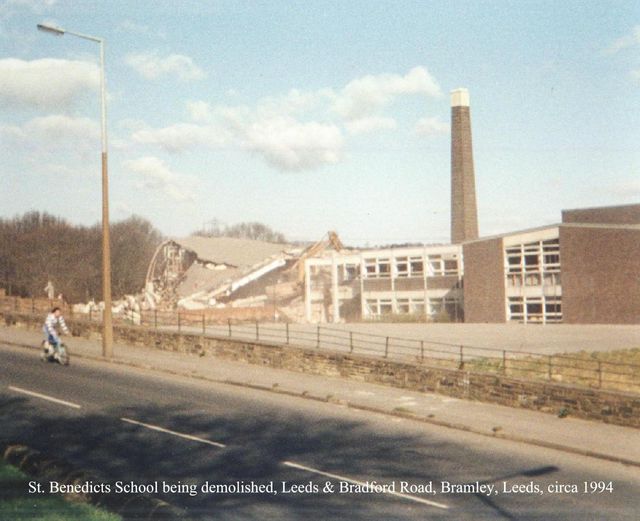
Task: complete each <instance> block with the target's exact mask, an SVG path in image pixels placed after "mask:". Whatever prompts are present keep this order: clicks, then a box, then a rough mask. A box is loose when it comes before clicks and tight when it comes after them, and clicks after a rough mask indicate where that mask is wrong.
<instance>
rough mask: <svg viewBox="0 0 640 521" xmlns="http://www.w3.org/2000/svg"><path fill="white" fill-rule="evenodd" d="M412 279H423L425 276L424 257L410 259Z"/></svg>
mask: <svg viewBox="0 0 640 521" xmlns="http://www.w3.org/2000/svg"><path fill="white" fill-rule="evenodd" d="M409 268H410V276H411V277H422V276H423V275H424V260H423V259H422V257H411V258H410V259H409Z"/></svg>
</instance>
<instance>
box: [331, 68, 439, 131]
mask: <svg viewBox="0 0 640 521" xmlns="http://www.w3.org/2000/svg"><path fill="white" fill-rule="evenodd" d="M416 94H418V95H423V96H429V97H437V96H440V95H441V90H440V86H439V85H438V83H437V82H436V81H435V79H434V78H433V77H432V76H431V74H429V71H428V70H427V69H426V68H424V67H414V68H413V69H411V70H410V71H409V72H408V73H407V74H405V75H404V76H400V75H398V74H381V75H379V76H363V77H362V78H358V79H355V80H353V81H351V82H349V83H348V84H347V85H346V86H345V87H344V88H343V89H342V90H341V91H340V92H339V93H338V94H337V95H336V97H335V100H334V103H333V107H332V108H333V110H334V111H335V112H336V113H337V114H338V115H340V116H341V117H342V118H344V119H346V120H354V119H361V118H365V117H368V116H370V115H372V114H373V113H375V112H376V111H377V110H379V109H380V108H382V107H384V106H386V105H388V104H389V103H391V102H392V101H393V100H394V99H395V98H396V97H398V96H404V95H416Z"/></svg>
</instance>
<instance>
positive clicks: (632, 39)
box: [605, 25, 640, 54]
mask: <svg viewBox="0 0 640 521" xmlns="http://www.w3.org/2000/svg"><path fill="white" fill-rule="evenodd" d="M639 44H640V25H636V26H635V27H634V28H633V29H632V30H631V33H629V34H627V35H625V36H622V37H621V38H618V39H617V40H616V41H615V42H613V43H612V44H611V45H610V46H609V47H608V48H607V49H606V50H605V52H606V53H607V54H616V53H618V52H620V51H622V50H623V49H627V48H629V47H634V46H636V45H639Z"/></svg>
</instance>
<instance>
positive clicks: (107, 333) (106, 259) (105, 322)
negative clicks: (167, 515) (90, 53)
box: [38, 24, 113, 358]
mask: <svg viewBox="0 0 640 521" xmlns="http://www.w3.org/2000/svg"><path fill="white" fill-rule="evenodd" d="M38 30H40V31H44V32H47V33H50V34H53V35H55V36H63V35H65V34H70V35H72V36H77V37H78V38H83V39H85V40H90V41H92V42H97V43H99V44H100V99H101V104H102V111H101V122H102V296H103V300H104V312H103V318H102V355H103V356H104V357H107V358H111V357H112V356H113V324H112V320H111V246H110V240H109V175H108V170H107V97H106V89H105V76H104V39H103V38H97V37H95V36H89V35H87V34H80V33H75V32H72V31H67V30H65V29H60V28H59V27H54V26H50V25H46V24H38Z"/></svg>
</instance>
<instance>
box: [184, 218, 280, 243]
mask: <svg viewBox="0 0 640 521" xmlns="http://www.w3.org/2000/svg"><path fill="white" fill-rule="evenodd" d="M193 235H198V236H200V237H236V238H238V239H252V240H255V241H265V242H275V243H286V242H287V240H286V239H285V236H284V235H283V234H282V233H280V232H276V231H274V230H272V229H271V228H269V226H267V225H266V224H262V223H259V222H242V223H238V224H233V225H231V226H228V225H224V224H221V223H220V222H219V221H218V220H217V219H214V220H212V221H211V222H210V224H209V226H208V227H206V228H203V229H202V230H198V231H196V232H194V233H193Z"/></svg>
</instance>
